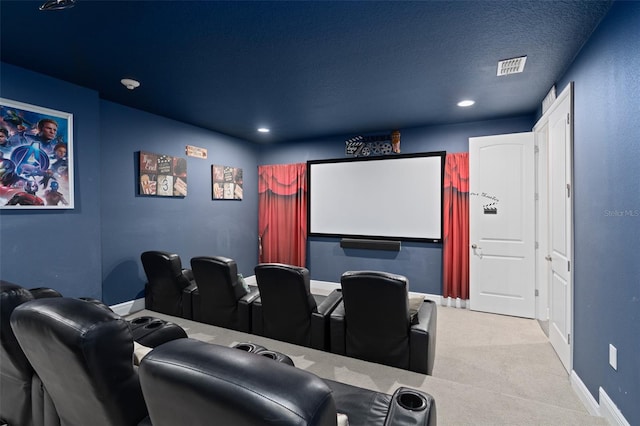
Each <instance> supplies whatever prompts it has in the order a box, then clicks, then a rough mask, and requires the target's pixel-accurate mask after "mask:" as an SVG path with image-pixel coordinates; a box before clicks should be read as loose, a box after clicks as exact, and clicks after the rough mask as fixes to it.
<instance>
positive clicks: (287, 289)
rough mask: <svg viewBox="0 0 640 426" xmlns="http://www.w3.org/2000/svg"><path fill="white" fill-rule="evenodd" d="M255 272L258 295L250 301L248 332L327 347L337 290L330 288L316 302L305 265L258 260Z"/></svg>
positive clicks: (311, 345) (296, 342)
mask: <svg viewBox="0 0 640 426" xmlns="http://www.w3.org/2000/svg"><path fill="white" fill-rule="evenodd" d="M255 274H256V281H257V283H258V289H259V290H260V297H259V298H258V299H256V300H255V301H254V302H253V307H252V327H251V332H252V333H253V334H257V335H260V336H265V337H269V338H272V339H276V340H280V341H283V342H288V343H293V344H296V345H301V346H307V347H312V348H314V349H319V350H326V349H327V348H328V347H329V346H328V345H329V315H330V314H331V312H332V311H333V310H334V309H335V307H336V306H337V305H338V303H339V302H340V300H341V299H342V295H341V293H340V291H337V290H336V291H334V292H332V293H331V294H329V296H327V297H326V299H324V300H323V301H322V302H321V303H320V304H319V305H318V304H317V303H316V300H315V299H314V297H313V295H312V294H311V283H310V277H309V270H308V269H307V268H302V267H298V266H292V265H285V264H281V263H261V264H259V265H257V266H256V267H255Z"/></svg>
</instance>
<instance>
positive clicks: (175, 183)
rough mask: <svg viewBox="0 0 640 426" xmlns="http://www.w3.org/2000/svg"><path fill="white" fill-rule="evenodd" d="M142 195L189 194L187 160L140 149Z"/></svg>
mask: <svg viewBox="0 0 640 426" xmlns="http://www.w3.org/2000/svg"><path fill="white" fill-rule="evenodd" d="M139 158H140V161H139V165H140V175H139V178H140V179H139V180H140V185H139V190H140V195H154V196H159V197H186V196H187V160H186V159H185V158H181V157H172V156H171V155H164V154H155V153H152V152H144V151H140V157H139Z"/></svg>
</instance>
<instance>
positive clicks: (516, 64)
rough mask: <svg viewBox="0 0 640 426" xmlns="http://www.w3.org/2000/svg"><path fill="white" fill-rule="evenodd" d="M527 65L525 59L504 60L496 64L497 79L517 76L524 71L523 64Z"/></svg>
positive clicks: (524, 57) (523, 57)
mask: <svg viewBox="0 0 640 426" xmlns="http://www.w3.org/2000/svg"><path fill="white" fill-rule="evenodd" d="M526 63H527V57H526V56H521V57H519V58H511V59H505V60H503V61H499V62H498V74H497V75H498V77H500V76H502V75H509V74H517V73H519V72H522V71H524V64H526Z"/></svg>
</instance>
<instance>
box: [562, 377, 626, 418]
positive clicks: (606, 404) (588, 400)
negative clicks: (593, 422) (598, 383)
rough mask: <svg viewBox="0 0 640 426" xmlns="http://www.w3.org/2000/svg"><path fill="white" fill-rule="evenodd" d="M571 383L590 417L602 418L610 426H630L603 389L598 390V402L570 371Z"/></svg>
mask: <svg viewBox="0 0 640 426" xmlns="http://www.w3.org/2000/svg"><path fill="white" fill-rule="evenodd" d="M569 380H570V381H571V387H572V388H573V390H574V391H575V393H576V394H577V395H578V398H580V401H581V402H582V404H583V405H584V406H585V408H586V409H587V411H588V412H589V414H591V415H592V416H598V417H603V418H604V419H605V420H606V421H607V422H608V423H609V424H610V425H613V426H630V424H629V422H628V421H627V419H625V418H624V416H623V415H622V412H620V410H619V409H618V407H617V406H616V404H615V403H614V402H613V400H611V398H609V395H607V393H606V392H605V391H604V389H602V388H599V389H598V391H599V394H598V400H599V401H600V403H599V404H598V401H596V399H595V398H594V397H593V395H591V392H589V389H587V386H586V385H585V384H584V383H583V382H582V380H581V379H580V377H579V376H578V374H577V373H576V372H575V370H572V371H571V375H570V376H569Z"/></svg>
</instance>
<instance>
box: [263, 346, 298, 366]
mask: <svg viewBox="0 0 640 426" xmlns="http://www.w3.org/2000/svg"><path fill="white" fill-rule="evenodd" d="M258 355H262V356H263V357H266V358H269V359H272V360H274V361H276V362H280V363H282V364H288V365H290V366H292V367H295V365H294V364H293V360H292V359H291V358H289V357H288V356H287V355H285V354H283V353H281V352H276V351H271V350H269V349H265V350H262V351H260V352H258Z"/></svg>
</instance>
